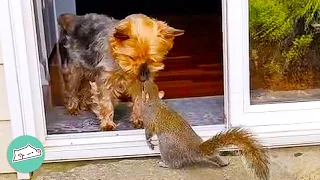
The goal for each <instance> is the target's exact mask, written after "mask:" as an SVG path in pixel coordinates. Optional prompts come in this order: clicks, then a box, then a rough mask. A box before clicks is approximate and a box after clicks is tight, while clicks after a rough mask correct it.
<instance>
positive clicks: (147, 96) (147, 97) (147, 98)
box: [146, 93, 149, 101]
mask: <svg viewBox="0 0 320 180" xmlns="http://www.w3.org/2000/svg"><path fill="white" fill-rule="evenodd" d="M148 100H149V94H148V93H147V94H146V101H148Z"/></svg>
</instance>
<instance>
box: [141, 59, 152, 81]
mask: <svg viewBox="0 0 320 180" xmlns="http://www.w3.org/2000/svg"><path fill="white" fill-rule="evenodd" d="M149 74H150V72H149V69H148V65H147V64H146V63H144V64H142V65H141V66H140V73H139V80H140V81H141V82H144V81H146V80H147V79H148V78H149Z"/></svg>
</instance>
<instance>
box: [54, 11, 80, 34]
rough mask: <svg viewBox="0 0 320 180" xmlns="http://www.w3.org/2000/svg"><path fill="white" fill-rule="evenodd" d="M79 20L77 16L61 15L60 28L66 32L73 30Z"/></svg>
mask: <svg viewBox="0 0 320 180" xmlns="http://www.w3.org/2000/svg"><path fill="white" fill-rule="evenodd" d="M76 20H77V15H75V14H71V13H64V14H61V15H60V16H59V18H58V24H59V26H60V27H61V28H62V29H63V30H66V31H70V30H72V29H73V27H74V25H75V23H76Z"/></svg>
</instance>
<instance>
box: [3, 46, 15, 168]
mask: <svg viewBox="0 0 320 180" xmlns="http://www.w3.org/2000/svg"><path fill="white" fill-rule="evenodd" d="M9 119H10V116H9V110H8V101H7V92H6V85H5V80H4V68H3V60H2V55H1V47H0V142H1V145H0V173H8V172H14V170H13V169H12V168H11V166H10V165H9V163H8V161H7V148H8V146H9V144H10V142H11V141H12V132H11V127H10V120H9Z"/></svg>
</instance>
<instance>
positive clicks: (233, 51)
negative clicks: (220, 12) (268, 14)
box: [227, 0, 320, 146]
mask: <svg viewBox="0 0 320 180" xmlns="http://www.w3.org/2000/svg"><path fill="white" fill-rule="evenodd" d="M227 3H228V4H227V25H228V34H227V38H228V40H227V41H228V42H229V43H228V80H229V83H228V85H229V88H228V89H229V94H230V96H228V97H229V120H230V124H231V126H239V125H242V126H247V127H250V128H251V129H252V130H254V131H255V132H256V133H257V134H259V135H261V137H262V139H263V140H265V141H266V143H267V144H269V145H273V146H274V145H279V146H284V145H285V146H288V145H302V144H318V143H320V118H318V117H319V114H320V101H310V102H296V103H278V104H262V105H261V104H260V105H250V86H249V85H250V84H249V83H250V81H249V80H250V78H249V19H248V14H249V8H248V3H249V0H227ZM267 137H268V138H267Z"/></svg>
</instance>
